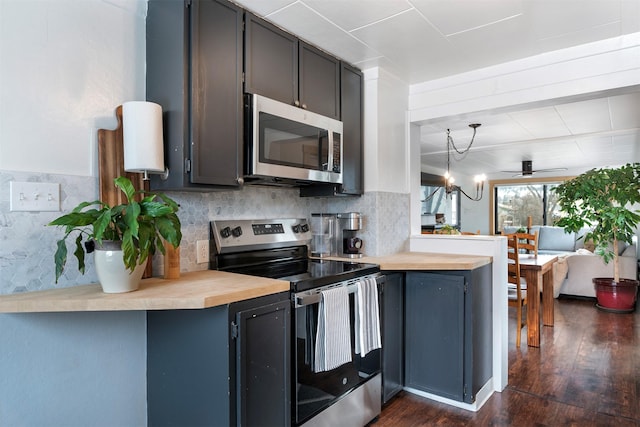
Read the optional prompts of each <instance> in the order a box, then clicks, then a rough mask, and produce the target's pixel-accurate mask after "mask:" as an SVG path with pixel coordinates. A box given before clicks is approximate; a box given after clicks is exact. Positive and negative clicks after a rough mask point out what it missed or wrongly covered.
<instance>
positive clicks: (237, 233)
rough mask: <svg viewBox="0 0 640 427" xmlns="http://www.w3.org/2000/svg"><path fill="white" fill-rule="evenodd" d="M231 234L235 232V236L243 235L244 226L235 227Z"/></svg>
mask: <svg viewBox="0 0 640 427" xmlns="http://www.w3.org/2000/svg"><path fill="white" fill-rule="evenodd" d="M231 234H233V237H240V236H242V228H240V227H236V228H234V229H233V230H231Z"/></svg>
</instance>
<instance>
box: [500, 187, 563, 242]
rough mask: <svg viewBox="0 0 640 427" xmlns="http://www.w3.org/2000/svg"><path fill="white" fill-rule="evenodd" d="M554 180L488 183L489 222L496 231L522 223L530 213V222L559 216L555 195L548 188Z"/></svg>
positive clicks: (546, 222) (551, 221)
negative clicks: (489, 196)
mask: <svg viewBox="0 0 640 427" xmlns="http://www.w3.org/2000/svg"><path fill="white" fill-rule="evenodd" d="M559 184H560V182H559V181H558V180H557V179H556V180H554V182H535V183H532V182H527V183H521V182H515V181H514V182H505V183H503V184H501V183H496V184H494V183H492V184H491V186H492V188H493V200H494V203H493V225H494V232H495V233H496V234H497V233H498V232H500V231H502V230H503V229H504V227H508V226H515V227H526V226H527V224H528V222H527V221H528V218H529V217H531V220H532V221H531V223H532V225H553V224H554V223H555V221H556V220H557V219H558V218H559V208H558V200H557V196H556V195H555V193H554V192H553V191H551V189H552V188H554V187H556V186H557V185H559Z"/></svg>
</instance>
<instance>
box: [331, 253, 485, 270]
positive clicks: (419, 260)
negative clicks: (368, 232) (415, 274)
mask: <svg viewBox="0 0 640 427" xmlns="http://www.w3.org/2000/svg"><path fill="white" fill-rule="evenodd" d="M334 259H342V260H344V259H345V258H334ZM358 260H359V261H361V262H367V263H372V264H379V265H380V270H383V271H409V270H424V271H427V270H473V269H475V268H478V267H482V266H483V265H487V264H490V263H491V262H492V258H491V257H490V256H479V255H452V254H434V253H427V252H400V253H397V254H394V255H387V256H379V257H367V256H365V257H362V258H359V259H358Z"/></svg>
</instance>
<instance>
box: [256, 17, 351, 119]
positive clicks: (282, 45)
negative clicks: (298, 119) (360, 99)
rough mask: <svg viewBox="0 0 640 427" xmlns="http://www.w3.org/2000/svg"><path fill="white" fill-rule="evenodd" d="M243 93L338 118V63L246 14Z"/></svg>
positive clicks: (275, 27) (291, 36) (332, 58)
mask: <svg viewBox="0 0 640 427" xmlns="http://www.w3.org/2000/svg"><path fill="white" fill-rule="evenodd" d="M244 61H245V86H244V89H245V92H248V93H257V94H259V95H263V96H266V97H267V98H271V99H275V100H276V101H280V102H284V103H285V104H290V105H297V106H299V107H301V108H305V109H308V110H309V111H313V112H316V113H319V114H322V115H325V116H328V117H331V118H334V119H338V120H339V119H340V61H339V60H338V59H337V58H335V57H333V56H331V55H329V54H327V53H325V52H323V51H321V50H320V49H317V48H315V47H313V46H311V45H309V44H307V43H304V42H303V41H301V40H298V39H297V38H296V37H295V36H294V35H292V34H290V33H287V32H286V31H284V30H282V29H280V28H278V27H277V26H275V25H273V24H271V23H270V22H267V21H265V20H263V19H261V18H259V17H257V16H255V15H253V14H251V13H249V12H247V13H246V14H245V58H244Z"/></svg>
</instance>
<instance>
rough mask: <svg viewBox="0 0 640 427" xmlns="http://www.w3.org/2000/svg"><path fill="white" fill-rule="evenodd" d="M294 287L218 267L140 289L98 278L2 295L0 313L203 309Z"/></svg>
mask: <svg viewBox="0 0 640 427" xmlns="http://www.w3.org/2000/svg"><path fill="white" fill-rule="evenodd" d="M288 290H289V282H287V281H283V280H276V279H265V278H260V277H254V276H246V275H243V274H233V273H226V272H222V271H215V270H204V271H196V272H192V273H182V275H181V277H180V278H179V279H171V280H165V279H163V278H157V277H152V278H150V279H144V280H142V282H140V288H139V289H138V290H137V291H133V292H127V293H121V294H105V293H104V292H102V288H101V287H100V285H98V284H93V285H81V286H72V287H68V288H60V289H48V290H44V291H35V292H25V293H20V294H11V295H0V313H35V312H63V311H118V310H120V311H122V310H178V309H200V308H209V307H215V306H218V305H223V304H229V303H232V302H237V301H242V300H245V299H250V298H256V297H261V296H264V295H270V294H275V293H278V292H284V291H288Z"/></svg>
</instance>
